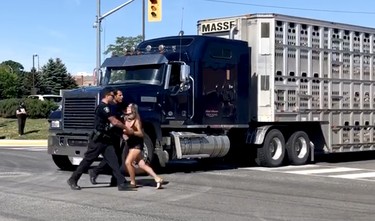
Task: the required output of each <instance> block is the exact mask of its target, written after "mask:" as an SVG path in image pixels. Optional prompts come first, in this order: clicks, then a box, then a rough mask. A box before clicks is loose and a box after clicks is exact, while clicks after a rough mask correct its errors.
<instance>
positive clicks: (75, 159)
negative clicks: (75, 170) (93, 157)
mask: <svg viewBox="0 0 375 221" xmlns="http://www.w3.org/2000/svg"><path fill="white" fill-rule="evenodd" d="M82 159H83V158H82V157H73V159H72V164H73V165H79V164H80V163H81V161H82Z"/></svg>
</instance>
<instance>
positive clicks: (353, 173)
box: [240, 165, 375, 182]
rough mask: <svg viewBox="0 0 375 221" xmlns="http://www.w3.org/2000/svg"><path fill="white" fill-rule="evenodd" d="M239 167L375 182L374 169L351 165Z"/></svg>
mask: <svg viewBox="0 0 375 221" xmlns="http://www.w3.org/2000/svg"><path fill="white" fill-rule="evenodd" d="M241 169H242V170H243V169H244V170H254V171H264V172H274V173H288V174H297V175H306V176H319V177H330V178H341V179H352V180H362V181H371V182H375V170H369V169H361V168H351V167H332V166H323V165H302V166H285V167H271V168H270V167H247V168H241ZM241 169H240V170H241Z"/></svg>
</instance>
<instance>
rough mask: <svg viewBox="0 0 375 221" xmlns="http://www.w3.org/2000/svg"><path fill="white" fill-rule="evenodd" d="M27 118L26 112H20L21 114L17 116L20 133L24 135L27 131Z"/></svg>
mask: <svg viewBox="0 0 375 221" xmlns="http://www.w3.org/2000/svg"><path fill="white" fill-rule="evenodd" d="M26 118H27V116H26V115H25V114H20V115H19V116H17V120H18V134H19V135H23V134H24V133H25V125H26Z"/></svg>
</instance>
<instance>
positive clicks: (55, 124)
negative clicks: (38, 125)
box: [50, 120, 61, 128]
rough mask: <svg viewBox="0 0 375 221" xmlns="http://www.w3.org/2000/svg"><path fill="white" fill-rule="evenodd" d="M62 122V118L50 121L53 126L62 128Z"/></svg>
mask: <svg viewBox="0 0 375 221" xmlns="http://www.w3.org/2000/svg"><path fill="white" fill-rule="evenodd" d="M60 126H61V122H60V120H52V121H51V123H50V127H51V128H60Z"/></svg>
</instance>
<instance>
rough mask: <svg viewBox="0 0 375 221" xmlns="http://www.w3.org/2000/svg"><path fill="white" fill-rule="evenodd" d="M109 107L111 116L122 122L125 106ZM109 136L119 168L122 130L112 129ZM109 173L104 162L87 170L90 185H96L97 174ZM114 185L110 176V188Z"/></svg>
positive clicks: (108, 168) (113, 180) (121, 151)
mask: <svg viewBox="0 0 375 221" xmlns="http://www.w3.org/2000/svg"><path fill="white" fill-rule="evenodd" d="M111 107H112V108H111V111H112V113H113V115H114V116H115V117H116V118H117V120H120V121H122V119H121V118H122V115H123V109H124V107H126V106H124V104H123V103H119V104H116V105H113V106H111ZM109 135H110V136H111V140H112V142H113V146H114V148H115V152H116V155H117V159H118V163H119V166H120V168H121V166H122V164H123V157H124V156H123V149H124V146H123V145H121V139H122V135H123V130H122V129H120V128H118V127H112V128H110V130H109ZM110 172H111V167H110V166H109V165H108V163H107V162H106V161H105V160H102V161H101V162H100V163H99V165H98V166H97V167H95V168H93V169H90V170H89V175H90V181H91V183H92V184H97V182H96V178H97V176H98V175H99V174H109V173H110ZM116 185H117V181H116V177H114V176H112V178H111V184H110V186H116Z"/></svg>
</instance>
